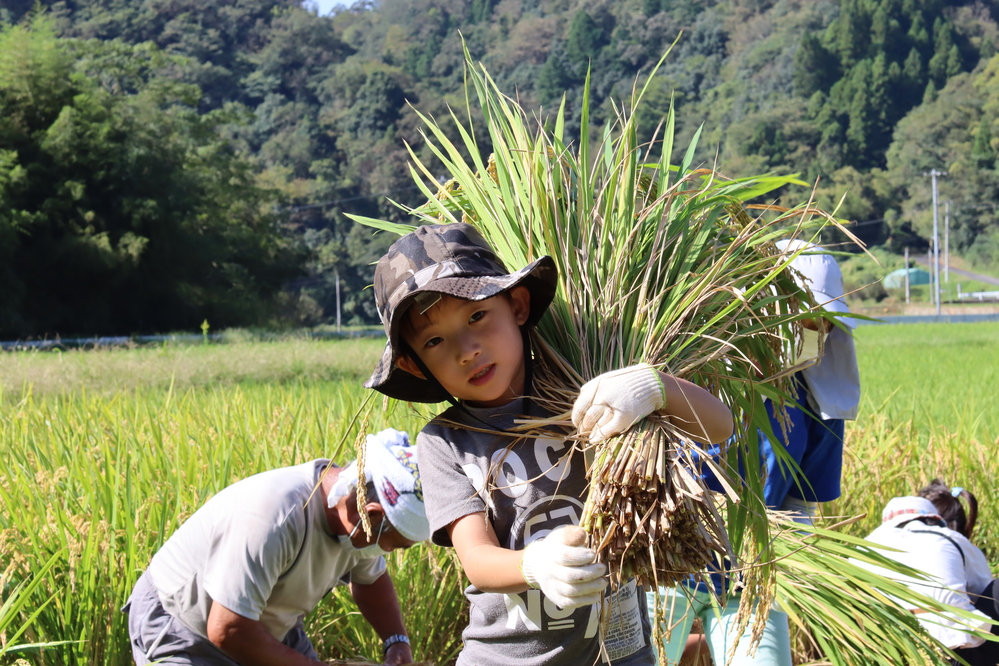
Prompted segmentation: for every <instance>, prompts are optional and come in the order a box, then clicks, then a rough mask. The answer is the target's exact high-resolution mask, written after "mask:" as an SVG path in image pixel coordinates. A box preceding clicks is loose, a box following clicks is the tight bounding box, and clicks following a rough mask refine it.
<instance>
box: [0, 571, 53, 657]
mask: <svg viewBox="0 0 999 666" xmlns="http://www.w3.org/2000/svg"><path fill="white" fill-rule="evenodd" d="M61 555H62V553H55V554H54V555H53V556H52V557H50V558H49V560H48V562H46V563H45V564H44V565H42V567H41V569H39V570H38V571H37V572H36V573H35V574H34V576H33V577H32V578H30V579H28V580H23V581H21V582H20V583H18V584H17V585H14V586H13V587H10V588H9V589H8V587H9V586H8V585H7V576H8V572H9V569H11V568H12V567H10V566H8V571H4V572H3V574H2V575H0V592H2V593H3V596H2V597H0V599H2V603H0V657H3V656H4V655H5V654H8V653H11V654H13V653H15V652H25V651H28V650H37V649H39V648H43V647H55V646H56V645H64V644H65V643H66V641H54V642H50V643H19V642H18V639H19V638H20V637H21V635H22V634H23V633H24V632H25V631H27V629H28V627H29V626H31V623H32V622H34V621H35V618H37V617H38V616H39V615H40V614H41V613H42V611H43V610H44V609H45V607H46V606H48V604H49V602H51V601H52V597H51V596H50V597H49V598H48V600H46V601H45V602H44V603H43V604H42V605H41V606H37V607H33V608H30V609H28V608H26V606H27V602H28V600H29V599H31V597H32V595H33V594H34V592H35V590H36V589H37V588H38V587H40V586H41V585H42V583H43V581H44V580H45V576H47V575H48V573H49V570H51V569H52V567H53V565H54V564H55V563H56V560H57V559H58V558H59V557H60V556H61ZM53 596H55V595H54V593H53ZM22 614H23V615H25V616H26V619H24V620H23V622H21V624H20V626H16V627H15V622H17V621H18V620H19V619H20V618H21V617H22Z"/></svg>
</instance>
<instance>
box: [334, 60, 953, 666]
mask: <svg viewBox="0 0 999 666" xmlns="http://www.w3.org/2000/svg"><path fill="white" fill-rule="evenodd" d="M465 56H466V76H467V80H468V83H469V86H468V88H469V89H471V90H474V92H475V97H476V98H477V101H478V104H479V106H480V107H481V110H482V114H483V116H484V126H485V127H486V128H487V129H488V136H477V135H476V133H475V130H474V125H473V122H472V114H473V110H472V103H471V101H469V102H468V109H467V113H468V117H467V119H465V120H464V121H463V120H462V119H460V118H459V117H458V116H457V115H456V114H454V113H453V112H452V113H451V115H450V121H451V122H449V123H448V127H447V130H446V129H445V127H444V126H443V125H441V124H438V122H437V121H435V120H434V119H432V118H428V117H425V116H421V118H422V120H423V121H424V123H425V125H426V128H427V132H426V133H425V138H426V140H427V145H428V147H429V149H430V150H431V151H432V152H433V154H434V156H435V157H436V158H437V160H438V161H439V165H438V167H435V168H431V167H429V166H427V165H425V164H424V163H423V162H421V161H420V159H419V158H418V157H417V156H416V154H415V152H414V151H412V150H410V155H411V157H412V161H413V163H412V166H411V172H412V175H413V177H414V180H415V181H416V183H417V184H418V185H419V186H420V187H421V188H422V190H423V192H424V194H425V195H426V196H427V203H426V204H425V205H423V206H421V207H419V208H417V209H411V210H410V212H411V213H412V214H413V215H414V216H415V218H416V219H417V221H418V223H419V224H426V223H431V224H437V223H450V222H458V221H463V222H469V223H472V224H474V225H475V226H476V227H477V228H478V229H479V230H480V232H482V234H483V236H484V237H485V238H486V239H487V240H488V241H489V242H490V244H491V245H492V246H493V247H494V248H495V250H496V251H497V254H498V255H499V256H500V258H501V259H502V260H503V262H504V263H505V264H506V266H507V267H508V268H510V269H512V270H515V269H517V268H519V267H521V266H524V265H526V264H527V263H529V262H531V261H533V260H534V259H537V258H538V257H539V256H542V255H549V256H551V257H553V259H554V260H555V262H556V265H557V266H558V269H559V285H558V292H557V295H556V297H555V300H554V302H553V303H552V306H551V308H550V309H549V313H548V314H547V315H546V316H545V317H544V318H543V319H542V320H541V322H540V323H539V324H538V326H537V329H536V331H535V332H534V334H533V340H532V343H533V354H534V364H535V366H534V388H533V393H532V395H533V397H534V399H535V401H536V402H537V403H539V404H540V405H542V406H544V407H546V408H547V410H548V412H549V413H550V414H552V415H554V416H553V417H552V418H549V419H544V420H538V419H525V423H524V425H523V430H524V435H525V436H540V435H547V436H551V435H552V432H551V430H552V429H555V430H557V431H558V432H559V434H560V435H566V434H568V435H569V436H570V437H572V436H574V433H573V432H572V425H571V422H570V421H569V413H570V409H571V405H572V403H573V401H574V400H575V398H576V396H577V395H578V393H579V389H580V387H581V386H582V384H583V383H584V382H585V381H587V380H589V379H591V378H593V377H595V376H597V375H598V374H600V373H603V372H606V371H608V370H613V369H617V368H621V367H624V366H627V365H631V364H633V363H636V362H640V361H643V362H646V363H650V364H652V365H654V366H656V367H659V368H662V369H663V370H665V371H666V372H669V373H671V374H673V375H675V376H678V377H682V378H685V379H688V380H690V381H692V382H694V383H696V384H698V385H700V386H703V387H705V388H708V389H709V390H711V391H712V392H713V393H714V394H715V395H717V396H719V397H720V398H721V399H723V400H724V401H725V402H726V404H728V405H729V407H730V408H731V410H732V412H733V414H734V417H735V420H736V426H737V428H736V430H737V435H736V437H735V438H734V441H733V442H732V443H731V444H730V446H729V450H728V451H722V452H721V454H720V455H717V456H716V457H710V456H706V455H703V453H704V451H703V450H702V448H701V446H700V444H698V442H696V441H694V440H693V439H692V438H691V436H690V434H689V433H687V432H684V431H683V430H682V429H680V428H678V427H676V426H675V425H674V424H672V423H671V422H669V421H668V420H666V419H664V418H662V417H660V416H657V415H652V416H651V417H649V418H647V419H645V420H643V421H641V422H639V423H638V424H636V425H634V426H633V427H632V428H631V429H630V430H629V431H628V432H625V433H622V434H621V435H620V436H618V437H614V438H611V439H609V440H607V441H605V442H601V443H599V444H593V443H591V442H587V441H583V440H578V437H577V440H578V441H577V442H576V445H577V446H579V447H581V448H582V449H583V450H584V451H585V452H586V454H587V457H588V460H589V461H590V465H589V469H588V474H589V475H590V481H591V485H590V488H591V489H590V493H589V496H588V499H587V502H586V506H585V509H584V513H585V515H584V517H583V525H584V527H585V528H586V529H587V531H588V533H589V537H588V538H589V543H590V545H592V546H593V547H595V548H597V549H598V551H599V556H600V558H601V560H602V561H604V562H606V563H607V564H608V566H609V569H610V571H611V576H612V581H613V582H614V583H620V581H621V580H622V579H624V578H626V577H628V576H630V575H635V576H637V577H639V578H640V579H641V580H642V581H643V582H645V583H648V584H651V585H655V586H669V585H673V584H675V583H676V582H677V581H679V580H681V579H684V578H686V577H688V576H693V577H695V578H701V577H706V567H710V568H711V569H714V570H721V571H725V572H728V573H729V575H730V577H731V578H733V579H735V580H733V581H732V582H733V583H734V585H733V586H731V587H730V588H729V589H736V588H737V589H741V590H742V599H741V605H740V617H739V618H738V620H739V622H740V624H741V627H740V628H739V629H738V631H740V632H741V631H743V630H744V629H745V628H746V627H747V626H748V624H749V623H750V622H753V629H754V638H755V639H756V640H758V638H759V636H760V635H761V633H762V629H763V625H764V622H765V621H766V617H767V612H768V611H767V610H766V609H769V608H770V606H771V603H772V602H773V601H774V599H775V598H778V602H779V603H780V604H781V605H782V607H784V608H785V610H787V611H788V613H789V615H790V616H791V619H792V622H794V623H795V624H797V625H798V626H800V627H802V628H804V629H805V630H806V631H807V632H808V633H809V634H810V635H811V636H813V637H814V640H815V641H816V642H817V643H818V644H821V646H822V648H823V649H824V650H826V651H827V653H829V652H831V653H833V654H829V655H828V656H829V658H830V659H831V660H832V661H833V662H834V663H837V664H858V665H859V664H868V663H920V662H921V661H923V662H925V661H926V660H927V659H931V660H932V659H934V658H935V655H936V653H935V652H934V649H933V645H932V641H931V640H930V639H929V638H928V636H927V635H926V634H925V633H924V632H921V630H920V629H919V626H918V624H914V622H913V621H912V618H911V617H909V615H911V614H909V613H908V611H906V610H904V609H903V608H901V607H900V606H898V604H896V603H895V602H894V601H892V599H901V600H911V599H913V598H914V597H913V595H912V594H911V593H909V592H908V591H907V590H906V589H905V588H904V586H901V585H898V584H894V585H891V584H889V587H885V586H884V584H885V583H886V581H884V579H880V580H878V577H876V576H874V575H873V574H868V573H864V572H862V571H859V570H858V567H857V566H856V565H855V564H852V563H851V562H850V558H852V557H858V558H860V559H864V558H869V557H870V555H869V551H868V550H867V549H866V548H865V547H864V546H863V543H862V542H860V541H858V540H856V539H850V538H847V537H842V536H839V535H835V534H834V533H832V532H825V531H822V530H815V532H816V533H817V534H816V535H814V536H809V537H805V536H803V535H802V533H801V532H799V531H796V530H791V529H789V528H788V524H787V521H786V520H783V519H781V518H779V517H775V516H774V515H773V514H771V513H769V512H768V511H767V510H766V509H765V507H764V506H763V504H762V501H761V500H760V497H761V496H762V487H763V482H762V479H761V475H760V469H761V465H760V457H759V447H758V432H759V429H763V430H764V431H767V430H769V429H770V426H769V421H768V418H767V415H766V411H765V410H764V407H763V401H764V399H765V398H768V399H771V400H772V401H773V402H774V403H775V405H776V406H777V407H778V410H779V408H780V407H782V406H783V405H785V404H787V403H789V401H790V400H791V397H790V391H789V389H790V378H791V376H792V375H793V374H794V373H795V372H796V371H798V370H800V369H801V367H800V366H795V365H793V364H791V363H790V362H789V360H788V359H790V358H794V351H795V350H796V349H797V347H798V345H799V344H800V341H801V335H800V322H801V320H802V319H804V318H806V317H810V316H814V314H809V313H807V307H805V306H807V305H808V304H810V303H811V302H812V301H811V295H810V294H808V293H807V292H804V291H802V290H801V289H799V288H798V287H797V286H796V284H795V281H794V279H793V276H792V274H791V273H792V271H791V269H790V268H789V265H790V263H791V261H792V260H793V258H794V256H791V255H781V254H780V253H778V252H777V251H776V248H775V246H774V242H775V241H776V240H778V239H784V238H794V237H802V238H805V239H814V238H816V237H817V235H818V232H819V231H820V230H821V229H822V228H824V227H825V226H827V225H837V222H836V221H835V220H834V219H833V218H832V217H831V216H829V215H827V214H826V213H823V212H822V211H820V210H817V209H816V208H815V207H814V206H812V205H811V202H810V201H809V202H804V203H802V204H801V205H799V206H795V207H792V208H781V207H778V206H775V205H766V204H756V203H753V202H754V201H757V200H758V199H759V198H760V197H763V196H765V195H767V194H768V193H773V192H774V191H776V190H778V189H780V188H782V187H784V186H787V185H789V184H792V183H796V184H802V183H800V182H799V181H797V180H796V179H795V178H794V177H793V176H786V177H785V176H755V177H749V178H740V179H728V178H725V177H723V176H722V175H721V174H719V173H717V172H715V171H714V170H711V169H703V168H696V167H695V165H694V164H693V156H694V153H695V149H696V143H697V139H698V135H699V132H698V133H697V134H695V136H694V139H693V141H692V142H691V145H690V146H688V147H687V149H686V151H685V153H684V155H683V157H682V159H681V160H680V161H679V163H674V162H673V161H672V157H673V152H674V146H673V130H674V117H673V111H672V109H670V110H669V112H668V114H667V115H666V117H665V119H664V121H663V124H662V126H661V127H660V132H659V134H658V136H657V137H656V138H654V139H653V140H652V141H651V142H650V143H647V144H640V143H639V140H638V137H637V134H636V128H635V122H634V117H635V111H636V109H637V108H638V105H639V104H640V103H641V99H642V95H643V93H644V91H645V88H641V89H636V90H634V91H633V94H632V102H631V104H630V105H628V106H627V108H623V107H622V108H617V107H616V118H615V120H614V121H613V122H610V123H608V124H607V125H606V127H605V129H604V132H603V135H602V138H601V140H600V141H599V145H598V146H597V149H596V150H594V151H592V153H591V146H590V124H589V107H588V98H589V85H588V83H587V85H586V87H585V89H584V95H583V101H582V105H581V108H580V131H579V137H578V138H574V139H570V138H568V137H567V136H566V124H565V115H566V109H565V103H564V102H563V104H562V105H561V106H560V108H559V109H558V110H557V111H556V112H555V113H554V114H553V117H552V118H551V119H550V122H549V121H548V120H547V119H546V120H544V121H543V120H541V119H538V120H537V121H536V122H534V121H532V120H531V118H530V117H529V116H528V114H527V113H525V112H524V110H523V109H522V108H521V107H520V106H519V105H518V104H517V103H516V102H514V101H513V100H511V99H510V98H508V97H506V96H505V95H503V93H502V92H501V91H500V90H499V89H498V88H497V86H496V85H495V83H494V82H493V81H492V79H491V78H490V77H489V75H488V73H487V72H486V71H485V70H484V69H483V68H481V67H477V66H476V65H475V64H474V63H473V62H472V61H471V58H470V57H469V55H468V53H467V51H466V53H465ZM665 57H666V56H665V55H664V56H663V58H664V59H665ZM661 63H662V61H660V63H659V64H661ZM657 68H658V65H657ZM654 73H655V72H654V71H653V72H652V75H654ZM652 75H650V80H651V76H652ZM546 123H547V124H546ZM480 126H481V125H480ZM452 135H455V136H457V137H458V140H457V141H453V140H452V139H451V138H449V137H450V136H452ZM438 168H443V169H444V170H446V172H447V174H448V175H449V176H450V179H449V180H447V182H446V183H445V184H444V185H443V186H440V185H438V181H437V179H436V177H435V176H436V173H438V171H437V169H438ZM404 208H405V207H404ZM408 210H409V209H408ZM353 219H355V220H357V221H359V222H362V223H364V224H368V225H370V226H373V227H376V228H380V229H382V230H387V231H391V232H394V233H399V234H404V233H408V232H409V231H412V230H413V229H414V228H415V227H416V224H414V225H402V224H393V223H388V222H385V221H382V220H375V219H371V218H362V217H354V218H353ZM837 226H838V225H837ZM840 230H841V231H843V233H846V234H847V235H848V236H849V233H848V232H846V231H845V230H843V229H842V227H840ZM776 448H777V450H776V451H775V453H776V454H777V456H778V457H779V458H781V459H782V460H783V461H785V462H787V463H789V464H792V465H793V462H791V461H790V460H789V459H788V457H787V455H786V453H785V452H784V451H783V450H782V449H780V447H779V446H777V447H776ZM713 453H714V452H713ZM740 458H741V460H742V461H743V462H744V474H743V475H742V476H737V475H735V474H728V470H730V469H731V470H736V469H737V466H736V464H735V463H736V462H737V460H738V459H740ZM705 466H711V467H712V468H713V471H714V472H715V475H716V476H717V477H718V479H719V480H720V481H721V482H722V485H723V487H724V489H725V492H724V493H721V494H719V493H714V492H712V491H711V490H709V489H707V488H706V487H705V482H704V480H703V478H702V476H701V471H702V470H703V469H704V467H705ZM782 520H783V523H782V522H781V521H782ZM782 525H783V526H782ZM880 564H881V565H882V566H886V567H887V568H891V566H892V565H891V564H890V563H889V562H887V561H884V558H882V561H881V562H880ZM778 570H779V573H780V575H778ZM875 581H877V585H879V586H881V587H880V588H877V587H876V586H875ZM879 589H880V590H881V591H879ZM889 596H890V597H891V598H889ZM913 603H917V602H913ZM918 603H923V604H924V605H925V601H921V602H918ZM754 609H757V610H761V611H762V612H757V613H754V612H753V610H754ZM872 623H886V625H887V626H888V627H889V628H888V629H886V630H885V631H883V632H881V633H880V634H879V639H878V640H875V641H872V640H870V639H869V638H867V637H866V632H868V631H869V629H870V627H871V624H872ZM896 624H897V625H898V626H899V627H900V628H901V629H900V630H899V631H897V632H894V631H892V630H891V629H890V627H891V626H894V625H896Z"/></svg>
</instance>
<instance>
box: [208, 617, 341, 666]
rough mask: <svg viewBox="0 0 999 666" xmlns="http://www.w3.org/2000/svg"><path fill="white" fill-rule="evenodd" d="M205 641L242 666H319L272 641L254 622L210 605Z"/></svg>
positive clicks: (260, 626) (271, 637) (269, 635)
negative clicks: (206, 639)
mask: <svg viewBox="0 0 999 666" xmlns="http://www.w3.org/2000/svg"><path fill="white" fill-rule="evenodd" d="M208 640H210V641H211V642H212V643H213V644H214V645H215V647H217V648H219V649H220V650H222V651H223V652H225V653H226V654H227V655H229V656H230V657H232V659H233V661H237V662H239V663H240V664H243V666H322V663H323V662H321V661H316V660H315V659H310V658H309V657H306V656H305V655H304V654H301V653H300V652H297V651H295V650H293V649H291V648H290V647H288V646H287V645H284V644H282V643H281V642H280V641H278V640H277V639H276V638H274V637H273V636H272V635H271V633H270V632H269V631H267V628H266V627H265V626H264V625H263V624H262V623H261V622H259V621H257V620H251V619H250V618H248V617H243V616H242V615H239V614H237V613H234V612H232V611H231V610H229V609H228V608H226V607H225V606H223V605H222V604H220V603H218V602H215V601H213V602H212V609H211V610H210V611H209V612H208Z"/></svg>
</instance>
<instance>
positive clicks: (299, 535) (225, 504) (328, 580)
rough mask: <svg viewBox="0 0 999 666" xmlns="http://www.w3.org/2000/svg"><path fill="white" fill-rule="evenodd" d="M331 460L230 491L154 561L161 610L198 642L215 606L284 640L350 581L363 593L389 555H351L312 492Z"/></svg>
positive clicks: (151, 566) (275, 473)
mask: <svg viewBox="0 0 999 666" xmlns="http://www.w3.org/2000/svg"><path fill="white" fill-rule="evenodd" d="M327 463H328V461H326V460H315V461H312V462H308V463H305V464H302V465H296V466H295V467H283V468H281V469H275V470H271V471H269V472H263V473H261V474H257V475H255V476H251V477H249V478H247V479H243V480H242V481H238V482H236V483H234V484H232V485H231V486H229V487H227V488H225V489H224V490H222V491H221V492H219V493H218V494H217V495H215V496H214V497H212V498H211V499H210V500H208V501H207V502H205V504H204V505H203V506H202V507H201V508H200V509H198V510H197V511H196V512H195V513H194V515H192V516H191V517H190V518H188V519H187V520H186V521H185V522H184V524H183V525H181V526H180V527H179V528H178V529H177V531H176V532H174V533H173V536H171V537H170V539H168V540H167V542H166V543H165V544H163V547H162V548H160V550H159V551H158V552H157V553H156V555H154V556H153V559H152V562H150V564H149V568H148V569H147V572H148V574H149V577H150V579H151V581H152V583H153V586H154V587H155V588H156V591H157V593H158V594H159V598H160V602H161V603H162V604H163V607H164V608H165V609H166V610H167V612H169V613H170V614H171V615H173V616H174V617H175V618H177V619H178V620H180V621H181V622H183V623H184V625H185V626H186V627H187V628H189V629H191V630H192V631H194V632H195V633H196V634H198V635H199V636H207V623H208V613H209V611H210V610H211V607H212V602H213V601H217V602H218V603H220V604H222V605H223V606H225V607H226V608H228V609H229V610H231V611H233V612H234V613H237V614H238V615H242V616H243V617H247V618H249V619H251V620H259V621H260V622H261V623H263V624H264V626H266V627H267V629H268V630H269V631H270V633H271V635H272V636H274V638H276V639H277V640H279V641H281V640H283V639H284V637H285V636H286V635H287V634H288V632H289V631H290V630H291V629H292V628H293V627H294V626H295V624H296V623H297V622H298V621H299V620H300V619H302V618H303V617H304V616H305V615H306V613H308V612H309V611H311V610H312V609H313V608H315V607H316V605H318V604H319V601H320V600H321V599H322V598H323V596H325V595H326V593H327V592H329V591H330V590H331V589H332V588H333V587H334V586H335V585H336V584H337V582H338V581H339V579H340V578H341V577H343V576H344V575H345V574H347V573H350V574H351V580H352V581H354V582H357V583H360V584H362V585H367V584H370V583H373V582H374V581H376V580H377V579H378V578H379V577H381V575H382V574H383V573H385V560H384V558H382V557H375V558H361V557H359V556H358V555H357V551H349V552H348V551H345V550H344V549H343V548H341V546H340V544H339V542H338V541H337V539H336V537H335V536H333V535H332V534H331V532H330V527H329V522H328V521H327V519H326V511H325V508H324V507H325V504H326V497H324V496H323V493H321V492H313V490H314V489H315V488H316V486H317V484H318V483H319V481H320V475H321V474H322V471H323V468H324V467H325V466H326V464H327Z"/></svg>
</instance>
